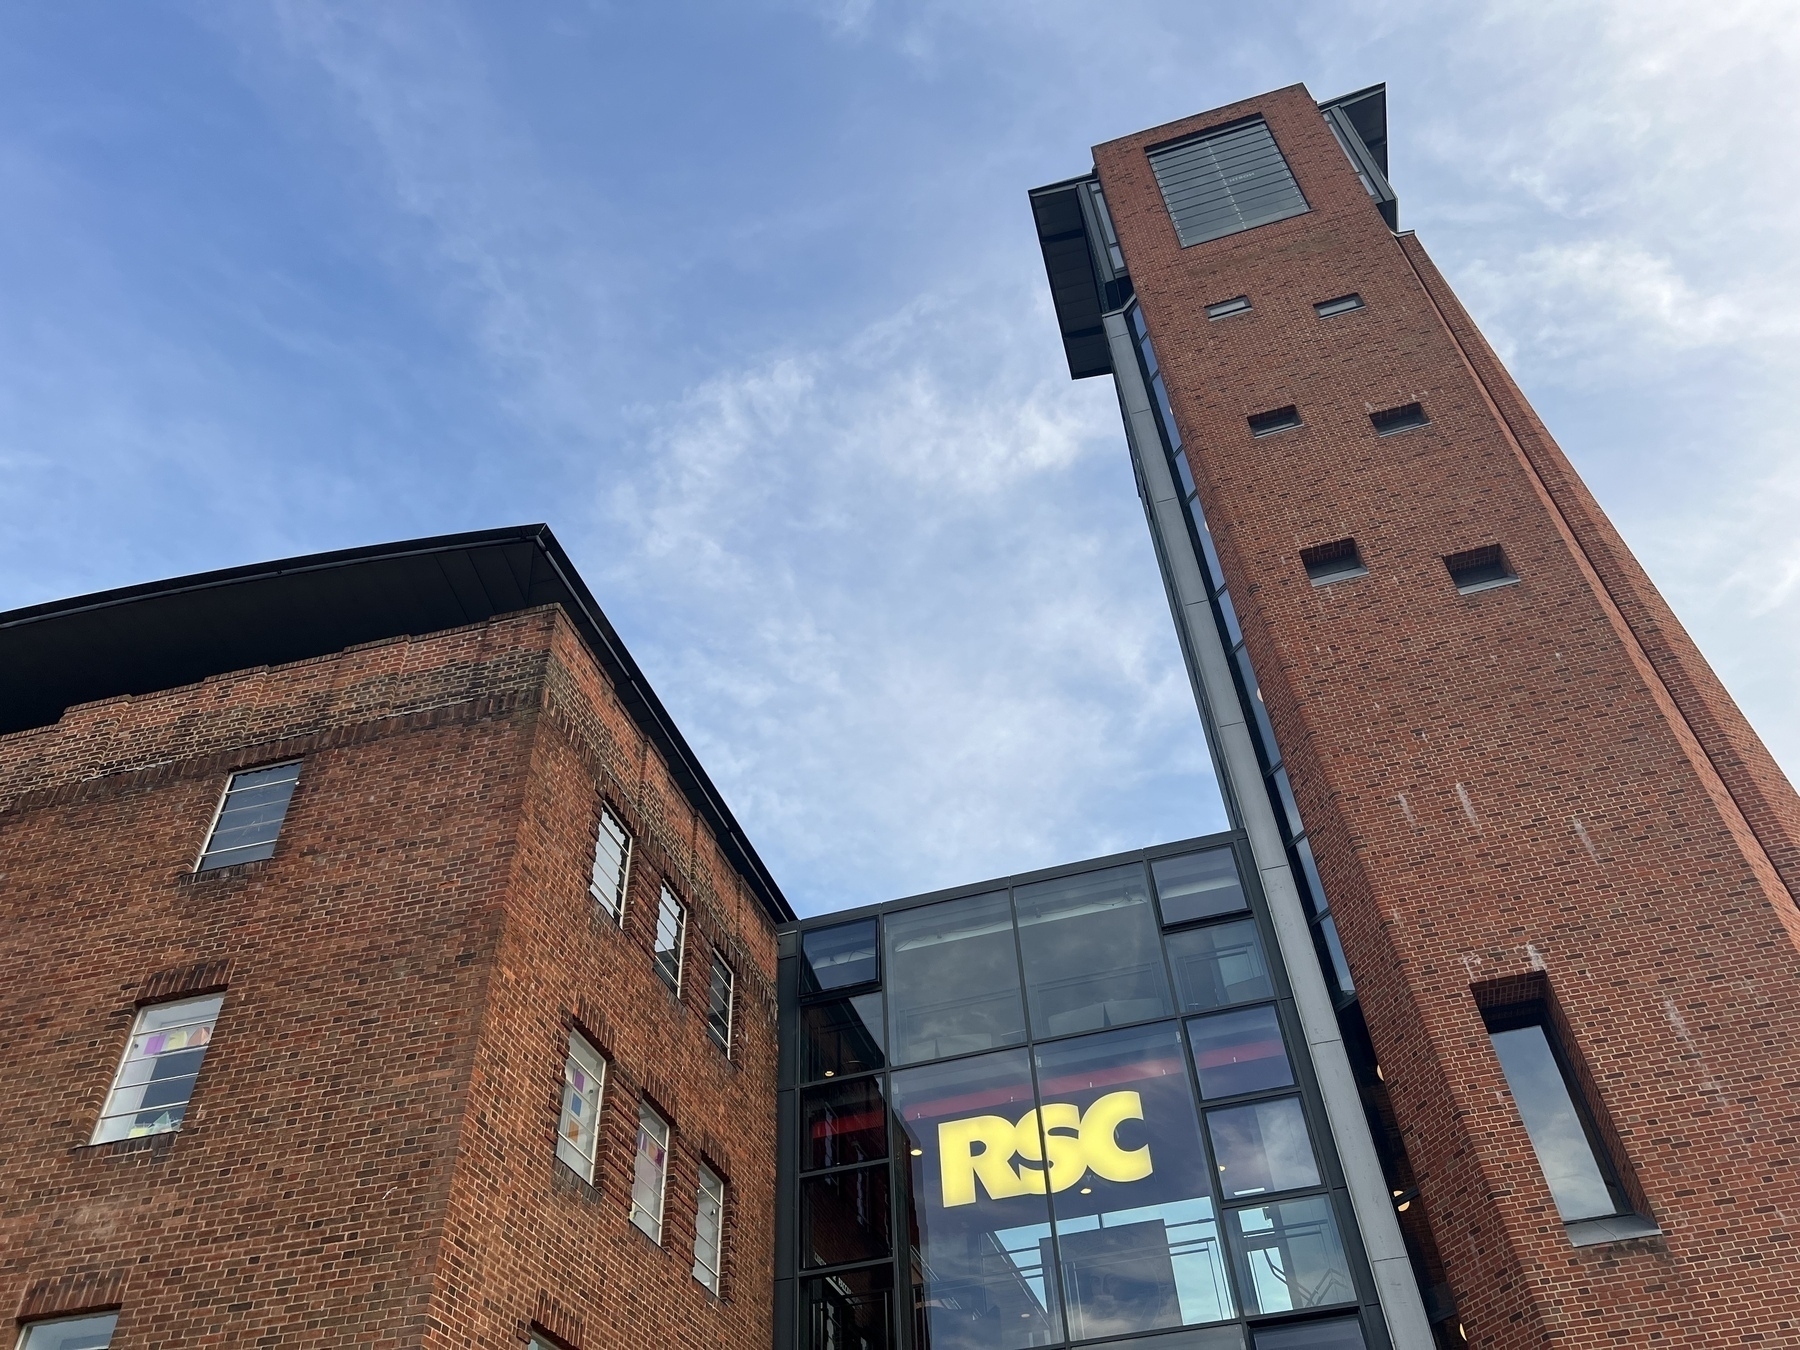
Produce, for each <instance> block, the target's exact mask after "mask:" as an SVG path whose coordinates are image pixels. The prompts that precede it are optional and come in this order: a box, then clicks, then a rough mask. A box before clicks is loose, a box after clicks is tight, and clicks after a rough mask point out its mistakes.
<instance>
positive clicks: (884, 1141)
mask: <svg viewBox="0 0 1800 1350" xmlns="http://www.w3.org/2000/svg"><path fill="white" fill-rule="evenodd" d="M800 1130H801V1141H800V1166H801V1167H802V1168H804V1169H805V1170H807V1171H817V1170H818V1169H819V1168H823V1167H843V1166H845V1165H847V1164H851V1163H863V1162H874V1161H876V1160H877V1159H878V1158H885V1157H887V1152H888V1134H887V1106H886V1104H885V1103H884V1102H883V1101H882V1098H881V1080H880V1079H879V1078H852V1079H850V1080H849V1081H847V1082H843V1083H824V1084H821V1085H820V1086H818V1087H812V1088H807V1089H806V1090H805V1091H803V1092H802V1093H801V1094H800Z"/></svg>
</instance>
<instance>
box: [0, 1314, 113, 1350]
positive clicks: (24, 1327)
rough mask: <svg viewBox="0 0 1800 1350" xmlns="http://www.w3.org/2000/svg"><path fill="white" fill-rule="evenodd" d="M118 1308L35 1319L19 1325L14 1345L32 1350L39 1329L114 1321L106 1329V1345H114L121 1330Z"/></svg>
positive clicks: (21, 1348) (25, 1349)
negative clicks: (33, 1339)
mask: <svg viewBox="0 0 1800 1350" xmlns="http://www.w3.org/2000/svg"><path fill="white" fill-rule="evenodd" d="M120 1311H121V1309H120V1308H119V1307H117V1306H114V1307H110V1308H84V1309H83V1310H82V1311H80V1312H72V1313H52V1314H51V1315H50V1316H48V1317H33V1318H29V1319H27V1320H24V1321H21V1322H20V1323H19V1338H18V1340H17V1341H15V1342H14V1344H15V1345H16V1346H17V1347H18V1350H30V1348H31V1338H32V1336H33V1334H34V1333H35V1332H36V1331H37V1329H38V1328H39V1327H54V1326H62V1325H66V1324H68V1323H71V1322H100V1321H104V1320H105V1319H106V1318H109V1317H110V1318H111V1319H112V1325H111V1326H110V1327H108V1328H107V1329H106V1343H107V1345H111V1344H112V1339H113V1337H114V1335H116V1334H117V1332H118V1329H119V1313H120Z"/></svg>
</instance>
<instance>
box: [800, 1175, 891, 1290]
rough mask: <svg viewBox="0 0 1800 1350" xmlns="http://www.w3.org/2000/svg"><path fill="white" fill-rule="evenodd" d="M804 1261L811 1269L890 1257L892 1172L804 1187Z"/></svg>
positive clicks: (827, 1178) (830, 1178) (825, 1179)
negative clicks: (890, 1183)
mask: <svg viewBox="0 0 1800 1350" xmlns="http://www.w3.org/2000/svg"><path fill="white" fill-rule="evenodd" d="M800 1232H801V1239H800V1241H801V1248H800V1250H801V1256H802V1260H803V1263H804V1264H805V1265H808V1266H841V1265H847V1264H848V1263H849V1262H852V1261H871V1260H874V1259H875V1258H876V1257H879V1256H886V1255H887V1254H888V1247H889V1237H888V1233H889V1227H888V1169H887V1168H886V1167H885V1166H876V1167H859V1168H857V1169H856V1170H855V1171H852V1172H828V1173H826V1174H825V1175H824V1176H822V1177H809V1178H807V1179H806V1180H805V1181H802V1182H801V1183H800Z"/></svg>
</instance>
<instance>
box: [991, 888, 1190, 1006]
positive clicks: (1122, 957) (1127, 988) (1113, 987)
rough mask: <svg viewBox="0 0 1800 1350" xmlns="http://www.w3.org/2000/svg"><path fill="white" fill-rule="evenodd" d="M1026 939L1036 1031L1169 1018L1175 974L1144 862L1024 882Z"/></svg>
mask: <svg viewBox="0 0 1800 1350" xmlns="http://www.w3.org/2000/svg"><path fill="white" fill-rule="evenodd" d="M1013 899H1014V901H1015V903H1016V904H1017V905H1018V910H1019V946H1020V948H1021V950H1022V951H1023V952H1024V955H1025V981H1026V990H1027V995H1028V998H1029V1000H1030V1003H1031V1029H1032V1032H1033V1034H1034V1035H1037V1036H1064V1035H1068V1034H1069V1033H1071V1032H1076V1031H1096V1030H1098V1029H1100V1028H1101V1027H1116V1026H1123V1025H1125V1024H1127V1023H1130V1022H1145V1021H1148V1020H1149V1019H1150V1018H1152V1017H1164V1016H1167V1015H1168V1014H1169V1013H1170V1012H1172V1011H1174V1009H1172V1008H1171V1007H1170V1006H1169V980H1168V976H1167V975H1166V974H1164V972H1163V963H1162V953H1161V951H1160V950H1158V944H1157V937H1156V917H1155V915H1154V914H1153V913H1152V912H1151V909H1150V891H1149V888H1148V887H1147V886H1146V885H1145V883H1144V869H1143V866H1142V865H1141V864H1139V863H1131V864H1129V865H1127V866H1125V867H1109V868H1107V869H1106V870H1105V871H1103V872H1084V873H1081V874H1080V875H1078V876H1072V877H1061V878H1058V879H1057V880H1055V881H1040V882H1038V883H1036V884H1035V885H1031V886H1021V887H1019V888H1018V890H1016V891H1015V892H1014V893H1013Z"/></svg>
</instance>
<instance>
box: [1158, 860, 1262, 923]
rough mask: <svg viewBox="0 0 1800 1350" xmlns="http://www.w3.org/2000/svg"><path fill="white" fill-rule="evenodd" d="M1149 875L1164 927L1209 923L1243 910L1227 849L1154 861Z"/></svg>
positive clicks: (1234, 862)
mask: <svg viewBox="0 0 1800 1350" xmlns="http://www.w3.org/2000/svg"><path fill="white" fill-rule="evenodd" d="M1150 871H1151V874H1152V875H1153V876H1155V878H1156V898H1157V899H1158V900H1160V901H1161V902H1162V916H1163V922H1164V923H1169V924H1175V923H1188V922H1190V921H1191V920H1194V919H1210V918H1213V917H1214V916H1216V915H1219V914H1236V913H1238V912H1240V911H1241V910H1243V909H1245V908H1246V905H1245V902H1244V888H1243V885H1242V884H1241V883H1240V882H1239V881H1238V870H1237V862H1236V861H1235V860H1234V859H1233V858H1232V856H1231V850H1230V849H1228V848H1209V849H1207V850H1206V851H1205V852H1204V853H1184V854H1182V855H1181V856H1180V857H1178V858H1158V859H1157V860H1156V861H1155V862H1153V863H1151V864H1150Z"/></svg>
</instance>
